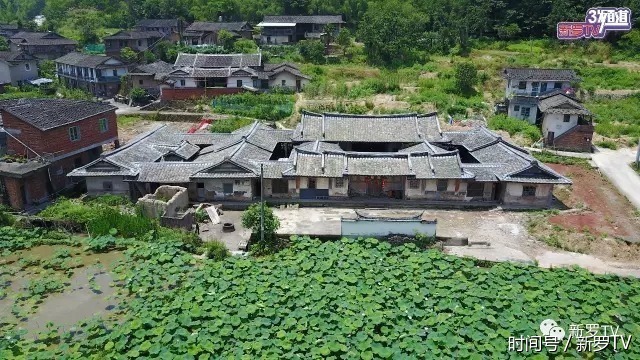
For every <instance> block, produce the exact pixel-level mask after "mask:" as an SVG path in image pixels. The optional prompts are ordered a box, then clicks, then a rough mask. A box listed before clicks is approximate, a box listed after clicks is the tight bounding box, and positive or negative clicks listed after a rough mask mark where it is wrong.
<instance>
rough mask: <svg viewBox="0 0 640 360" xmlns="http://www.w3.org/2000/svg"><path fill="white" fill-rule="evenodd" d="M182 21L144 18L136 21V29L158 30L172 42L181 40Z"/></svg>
mask: <svg viewBox="0 0 640 360" xmlns="http://www.w3.org/2000/svg"><path fill="white" fill-rule="evenodd" d="M181 26H182V25H181V22H180V20H178V19H143V20H140V21H138V22H137V23H136V25H135V26H134V29H135V30H137V31H147V32H148V31H158V32H160V33H161V34H162V35H163V39H166V40H169V41H171V42H177V41H178V40H180V32H181V31H182V30H183V29H181Z"/></svg>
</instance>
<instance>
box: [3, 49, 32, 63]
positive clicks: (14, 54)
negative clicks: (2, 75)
mask: <svg viewBox="0 0 640 360" xmlns="http://www.w3.org/2000/svg"><path fill="white" fill-rule="evenodd" d="M0 60H4V61H7V62H12V63H17V62H22V61H30V60H35V57H33V56H31V55H29V54H27V53H25V52H22V51H0Z"/></svg>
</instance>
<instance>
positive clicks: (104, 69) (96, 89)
mask: <svg viewBox="0 0 640 360" xmlns="http://www.w3.org/2000/svg"><path fill="white" fill-rule="evenodd" d="M55 63H56V74H57V76H58V78H59V79H60V80H61V81H62V82H63V83H64V84H65V85H66V86H68V87H70V88H74V89H82V90H85V91H88V92H90V93H92V94H93V95H95V96H97V97H113V96H115V95H116V94H117V93H118V91H119V90H120V81H121V80H120V79H121V77H123V76H126V75H127V73H128V71H129V66H128V65H127V64H125V63H124V62H122V61H121V60H119V59H116V58H113V57H110V56H104V55H88V54H82V53H77V52H73V53H69V54H67V55H65V56H63V57H60V58H58V59H56V60H55Z"/></svg>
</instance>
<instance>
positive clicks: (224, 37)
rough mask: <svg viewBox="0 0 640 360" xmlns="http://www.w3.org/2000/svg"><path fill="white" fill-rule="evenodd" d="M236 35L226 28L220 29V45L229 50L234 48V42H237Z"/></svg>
mask: <svg viewBox="0 0 640 360" xmlns="http://www.w3.org/2000/svg"><path fill="white" fill-rule="evenodd" d="M235 40H236V39H235V36H233V34H232V33H231V32H230V31H228V30H225V29H222V30H220V31H218V45H220V46H222V47H223V48H224V49H225V50H227V51H229V50H231V49H233V43H234V42H235Z"/></svg>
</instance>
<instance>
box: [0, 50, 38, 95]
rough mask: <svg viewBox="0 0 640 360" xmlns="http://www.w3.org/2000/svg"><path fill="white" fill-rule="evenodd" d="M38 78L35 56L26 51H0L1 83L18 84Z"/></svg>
mask: <svg viewBox="0 0 640 360" xmlns="http://www.w3.org/2000/svg"><path fill="white" fill-rule="evenodd" d="M37 78H38V63H37V59H36V58H35V57H33V56H31V55H29V54H27V53H24V52H17V51H0V84H8V85H13V86H18V85H22V84H25V83H26V82H28V81H29V80H35V79H37Z"/></svg>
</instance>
